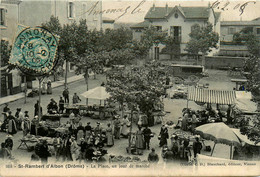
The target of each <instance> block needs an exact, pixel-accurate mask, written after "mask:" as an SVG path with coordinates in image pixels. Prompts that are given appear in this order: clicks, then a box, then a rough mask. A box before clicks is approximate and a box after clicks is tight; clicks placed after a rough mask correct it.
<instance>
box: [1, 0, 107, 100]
mask: <svg viewBox="0 0 260 177" xmlns="http://www.w3.org/2000/svg"><path fill="white" fill-rule="evenodd" d="M101 12H102V1H99V0H97V1H83V0H80V1H76V0H62V1H60V0H51V1H37V0H33V1H32V0H0V30H1V36H0V37H1V40H6V41H8V42H9V44H11V45H12V44H13V42H14V38H15V36H16V31H17V26H18V24H20V25H24V26H30V27H35V26H41V24H42V23H45V22H47V21H49V20H50V17H51V16H55V17H58V18H59V21H60V23H61V25H63V24H68V23H71V22H73V21H76V22H79V20H80V19H86V21H87V26H88V29H90V30H94V29H96V30H100V29H101V28H102V13H101ZM0 64H1V60H0ZM0 66H1V67H0V71H1V72H0V78H1V93H0V96H1V97H3V96H7V95H12V94H16V93H19V92H21V91H22V86H23V85H24V84H23V82H24V78H22V77H21V76H20V73H19V72H18V71H17V70H12V71H11V72H7V70H6V69H7V67H6V66H4V65H0ZM69 68H72V69H73V67H69ZM26 81H27V84H28V82H30V83H29V85H32V82H31V78H26Z"/></svg>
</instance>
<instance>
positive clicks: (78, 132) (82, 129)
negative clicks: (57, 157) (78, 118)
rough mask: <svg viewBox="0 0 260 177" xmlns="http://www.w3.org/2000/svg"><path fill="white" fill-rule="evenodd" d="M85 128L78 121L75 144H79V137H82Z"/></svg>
mask: <svg viewBox="0 0 260 177" xmlns="http://www.w3.org/2000/svg"><path fill="white" fill-rule="evenodd" d="M84 130H85V128H84V127H83V126H82V122H79V126H78V128H77V144H78V145H80V143H81V138H83V137H84Z"/></svg>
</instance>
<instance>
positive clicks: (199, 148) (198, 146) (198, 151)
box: [193, 137, 202, 158]
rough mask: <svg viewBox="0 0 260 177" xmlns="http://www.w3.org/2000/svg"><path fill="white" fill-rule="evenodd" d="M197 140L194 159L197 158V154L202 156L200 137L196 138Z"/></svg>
mask: <svg viewBox="0 0 260 177" xmlns="http://www.w3.org/2000/svg"><path fill="white" fill-rule="evenodd" d="M195 140H196V141H195V142H194V143H193V152H194V158H196V157H197V154H200V151H201V149H202V144H201V142H200V141H199V137H196V138H195Z"/></svg>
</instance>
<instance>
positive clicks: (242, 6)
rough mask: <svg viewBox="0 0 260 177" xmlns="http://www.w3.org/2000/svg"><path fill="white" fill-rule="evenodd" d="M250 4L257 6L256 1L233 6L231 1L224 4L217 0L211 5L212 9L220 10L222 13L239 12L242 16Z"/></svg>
mask: <svg viewBox="0 0 260 177" xmlns="http://www.w3.org/2000/svg"><path fill="white" fill-rule="evenodd" d="M249 4H256V1H247V2H244V3H237V4H235V5H234V6H231V3H230V2H229V1H226V2H223V1H219V0H217V1H215V2H214V3H213V4H212V5H211V8H213V9H219V10H222V11H225V10H229V9H233V10H239V12H240V16H241V15H242V14H243V13H244V12H245V9H246V7H247V6H248V5H249Z"/></svg>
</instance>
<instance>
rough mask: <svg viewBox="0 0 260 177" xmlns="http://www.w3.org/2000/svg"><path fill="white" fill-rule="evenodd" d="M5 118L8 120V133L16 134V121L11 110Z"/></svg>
mask: <svg viewBox="0 0 260 177" xmlns="http://www.w3.org/2000/svg"><path fill="white" fill-rule="evenodd" d="M7 120H8V133H9V134H11V135H13V134H16V133H17V128H16V122H15V118H14V116H13V115H12V112H11V111H9V115H8V117H7Z"/></svg>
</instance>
